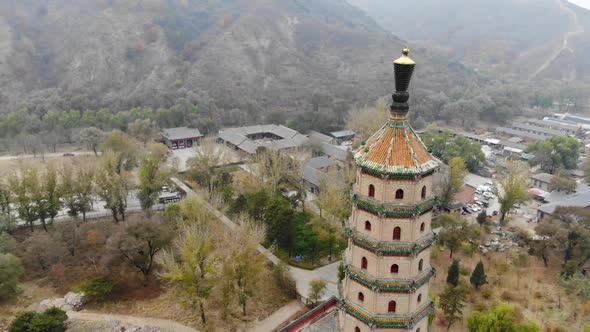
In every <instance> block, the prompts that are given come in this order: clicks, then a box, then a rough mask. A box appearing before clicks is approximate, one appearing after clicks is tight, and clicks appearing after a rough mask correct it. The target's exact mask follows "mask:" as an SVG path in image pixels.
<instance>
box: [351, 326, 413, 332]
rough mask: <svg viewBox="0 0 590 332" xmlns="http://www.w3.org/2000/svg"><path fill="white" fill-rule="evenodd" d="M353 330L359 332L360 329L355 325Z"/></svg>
mask: <svg viewBox="0 0 590 332" xmlns="http://www.w3.org/2000/svg"><path fill="white" fill-rule="evenodd" d="M418 330H419V329H418ZM354 332H361V329H360V328H359V327H358V326H357V327H355V328H354Z"/></svg>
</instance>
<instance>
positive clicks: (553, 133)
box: [512, 122, 568, 136]
mask: <svg viewBox="0 0 590 332" xmlns="http://www.w3.org/2000/svg"><path fill="white" fill-rule="evenodd" d="M512 128H514V129H517V130H518V129H522V130H530V131H533V132H537V133H541V134H544V135H546V136H567V134H568V133H567V132H566V131H565V130H557V129H550V128H545V127H539V126H536V125H531V124H526V123H519V122H514V123H513V124H512Z"/></svg>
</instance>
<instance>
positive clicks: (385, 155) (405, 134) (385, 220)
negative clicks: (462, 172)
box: [338, 49, 439, 332]
mask: <svg viewBox="0 0 590 332" xmlns="http://www.w3.org/2000/svg"><path fill="white" fill-rule="evenodd" d="M402 53H403V54H402V56H401V57H400V58H399V59H397V60H395V61H394V72H395V90H396V91H395V92H394V94H393V103H392V105H391V107H390V110H391V113H390V117H389V120H388V121H387V123H385V124H384V125H383V127H381V129H379V130H378V131H377V132H376V133H375V134H373V136H371V137H370V138H369V139H368V140H367V141H366V142H364V143H363V144H362V146H361V147H360V148H359V149H358V150H357V151H356V153H355V155H354V159H355V162H356V164H357V166H358V167H357V175H356V184H355V186H354V188H353V199H352V201H353V207H352V215H351V217H350V220H349V223H348V225H347V229H346V234H347V236H348V239H349V240H348V248H347V249H346V251H345V254H344V260H345V267H346V268H345V271H346V273H345V278H344V280H342V282H341V284H340V285H339V292H340V310H339V313H338V329H339V331H341V332H368V331H413V332H426V331H427V330H428V315H429V314H430V313H432V312H433V310H434V306H433V303H432V302H431V300H430V297H429V282H430V280H431V278H432V277H433V276H434V275H435V271H434V269H433V268H432V267H431V266H430V247H431V245H432V244H433V242H434V240H435V239H434V234H433V233H432V230H431V219H432V209H433V207H434V204H435V200H434V197H433V190H432V189H433V188H432V186H433V184H432V174H433V173H434V172H435V171H436V170H437V169H438V167H439V164H438V162H437V160H436V159H435V158H434V157H432V156H431V155H430V154H429V153H428V151H427V149H426V148H425V146H424V144H423V143H422V141H421V140H420V138H419V137H418V135H417V134H416V132H415V131H414V130H413V129H412V127H411V126H410V123H409V122H408V111H409V106H408V103H407V102H408V99H409V92H408V88H409V85H410V80H411V77H412V73H413V71H414V67H415V63H414V61H412V60H411V59H410V58H409V56H408V55H409V50H408V49H404V50H403V52H402Z"/></svg>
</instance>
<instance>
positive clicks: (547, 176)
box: [531, 173, 553, 183]
mask: <svg viewBox="0 0 590 332" xmlns="http://www.w3.org/2000/svg"><path fill="white" fill-rule="evenodd" d="M531 179H534V180H538V181H541V182H545V183H550V182H551V179H553V175H551V174H549V173H539V174H533V175H531Z"/></svg>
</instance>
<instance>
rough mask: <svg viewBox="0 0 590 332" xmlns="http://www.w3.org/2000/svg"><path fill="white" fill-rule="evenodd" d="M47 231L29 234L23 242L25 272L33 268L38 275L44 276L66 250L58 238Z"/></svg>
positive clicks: (63, 255) (62, 256)
mask: <svg viewBox="0 0 590 332" xmlns="http://www.w3.org/2000/svg"><path fill="white" fill-rule="evenodd" d="M52 235H53V234H51V233H47V232H40V233H35V234H31V236H29V237H28V238H27V239H26V240H25V241H24V242H23V248H24V252H23V253H22V258H23V261H24V262H25V264H26V266H27V273H32V271H31V270H32V268H35V270H36V271H37V272H40V273H39V274H40V275H43V276H45V275H46V274H47V272H48V271H49V269H50V268H51V266H52V265H55V264H57V263H59V262H60V261H61V260H62V259H63V258H64V257H65V256H66V255H67V251H66V248H65V247H64V245H63V242H62V241H60V239H59V238H56V237H54V236H52Z"/></svg>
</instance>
